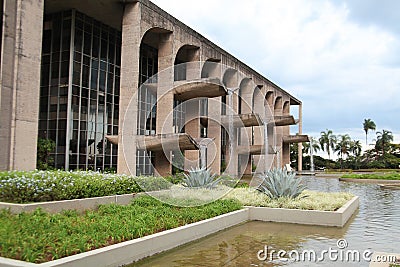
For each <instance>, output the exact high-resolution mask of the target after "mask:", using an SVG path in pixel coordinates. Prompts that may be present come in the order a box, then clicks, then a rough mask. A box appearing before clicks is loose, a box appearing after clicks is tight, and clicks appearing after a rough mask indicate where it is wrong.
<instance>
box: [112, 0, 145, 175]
mask: <svg viewBox="0 0 400 267" xmlns="http://www.w3.org/2000/svg"><path fill="white" fill-rule="evenodd" d="M140 21H141V11H140V4H139V3H129V4H125V10H124V15H123V19H122V46H121V85H120V86H121V88H120V100H119V133H118V136H119V146H118V173H125V174H132V175H136V167H135V165H136V133H137V108H138V105H137V103H138V99H137V97H138V94H137V92H138V87H139V56H140V43H141V27H140V25H141V23H140ZM131 101H132V104H131V105H130V106H129V104H130V102H131ZM128 107H129V110H128ZM124 123H125V125H124ZM124 152H125V153H124Z"/></svg>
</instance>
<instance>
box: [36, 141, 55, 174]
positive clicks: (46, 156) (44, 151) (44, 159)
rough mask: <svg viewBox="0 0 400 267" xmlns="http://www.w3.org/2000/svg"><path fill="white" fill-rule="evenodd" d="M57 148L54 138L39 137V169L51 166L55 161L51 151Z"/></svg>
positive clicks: (37, 155)
mask: <svg viewBox="0 0 400 267" xmlns="http://www.w3.org/2000/svg"><path fill="white" fill-rule="evenodd" d="M55 148H56V143H55V142H54V141H53V140H50V139H44V138H38V141H37V154H36V157H37V158H36V159H37V161H36V166H37V168H38V169H39V170H46V169H49V168H51V165H52V164H53V163H54V159H53V157H51V156H50V153H51V152H52V151H53V150H54V149H55Z"/></svg>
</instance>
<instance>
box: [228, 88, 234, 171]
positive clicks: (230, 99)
mask: <svg viewBox="0 0 400 267" xmlns="http://www.w3.org/2000/svg"><path fill="white" fill-rule="evenodd" d="M233 92H234V90H231V89H228V101H227V103H228V109H227V110H228V112H227V113H228V136H229V143H228V146H229V148H228V151H229V163H228V166H229V174H230V175H231V176H234V174H235V170H234V168H235V164H234V156H233V151H234V150H233V149H234V141H235V134H234V127H233Z"/></svg>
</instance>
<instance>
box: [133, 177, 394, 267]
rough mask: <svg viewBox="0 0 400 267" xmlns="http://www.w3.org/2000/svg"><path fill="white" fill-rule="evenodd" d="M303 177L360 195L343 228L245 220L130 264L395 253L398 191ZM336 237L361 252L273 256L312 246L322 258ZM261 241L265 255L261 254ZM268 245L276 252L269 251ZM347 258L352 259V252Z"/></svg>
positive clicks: (253, 262) (245, 262)
mask: <svg viewBox="0 0 400 267" xmlns="http://www.w3.org/2000/svg"><path fill="white" fill-rule="evenodd" d="M303 179H304V181H305V183H306V184H307V186H308V188H309V189H311V190H319V191H327V192H335V191H348V192H351V193H353V194H355V195H357V196H359V197H360V209H359V211H358V212H357V213H356V214H355V215H354V216H353V217H352V218H351V219H350V221H349V222H348V223H347V224H346V226H345V227H344V228H335V227H317V226H305V225H295V224H285V223H268V222H256V221H254V222H248V223H244V224H241V225H238V226H235V227H232V228H230V229H227V230H225V231H222V232H219V233H216V234H214V235H211V236H208V237H206V238H203V239H201V240H198V241H195V242H193V243H190V244H188V245H185V246H182V247H179V248H176V249H173V250H171V251H168V252H166V253H162V254H160V255H156V256H153V257H151V258H148V259H145V260H143V261H140V262H137V263H134V264H132V265H131V266H286V265H288V266H321V265H322V266H368V263H367V262H365V261H363V259H362V255H363V252H364V251H365V250H371V251H380V252H393V253H399V252H400V203H399V201H400V190H390V189H381V188H380V187H379V185H376V184H361V183H346V182H339V181H338V179H333V178H318V177H317V178H315V177H304V178H303ZM339 239H345V240H346V242H347V247H346V248H344V249H342V251H343V252H346V251H349V250H357V251H359V252H360V255H361V261H360V262H359V261H354V260H350V261H346V260H345V259H346V257H347V256H344V257H343V259H344V260H343V261H340V258H339V261H331V260H329V256H328V255H327V253H326V254H324V255H323V257H324V259H325V260H324V261H322V262H314V261H313V260H312V261H301V262H294V261H289V262H288V261H284V260H278V259H277V257H276V254H277V253H278V251H279V250H283V251H286V252H290V251H292V250H296V251H299V252H304V251H305V250H312V251H315V253H316V258H321V253H322V252H323V251H324V250H329V248H331V249H335V250H338V251H340V249H339V248H338V247H337V241H338V240H339ZM266 246H267V248H268V250H267V254H268V255H267V256H268V257H266V256H265V253H264V251H266V250H265V247H266ZM260 250H261V251H260ZM272 250H275V252H274V253H271V252H272ZM271 254H272V255H273V261H272V262H271V261H270V256H271ZM337 255H339V254H337ZM292 256H296V255H295V254H292ZM305 256H306V257H307V255H305ZM286 257H287V256H286ZM300 257H301V255H300ZM334 258H335V256H334V255H333V259H334ZM347 258H350V259H355V257H354V256H349V257H347Z"/></svg>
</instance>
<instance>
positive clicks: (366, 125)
mask: <svg viewBox="0 0 400 267" xmlns="http://www.w3.org/2000/svg"><path fill="white" fill-rule="evenodd" d="M363 126H364V131H365V145H366V146H368V131H369V130H373V131H375V130H376V125H375V122H373V121H372V120H371V119H365V120H364V123H363Z"/></svg>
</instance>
